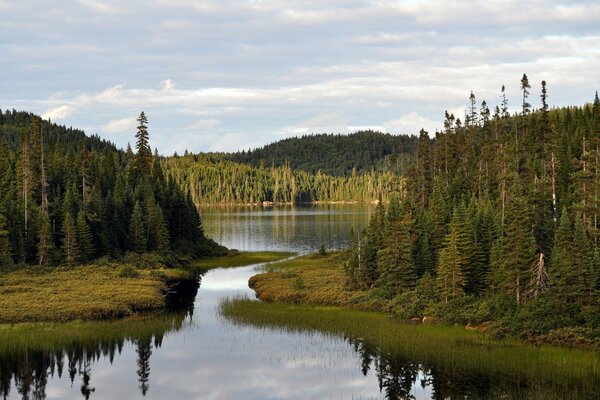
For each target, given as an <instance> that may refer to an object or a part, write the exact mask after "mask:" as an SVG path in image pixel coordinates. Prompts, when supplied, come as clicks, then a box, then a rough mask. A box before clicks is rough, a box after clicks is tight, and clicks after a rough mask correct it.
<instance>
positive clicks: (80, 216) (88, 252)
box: [75, 211, 94, 263]
mask: <svg viewBox="0 0 600 400" xmlns="http://www.w3.org/2000/svg"><path fill="white" fill-rule="evenodd" d="M75 230H76V233H77V244H78V247H79V259H80V260H81V262H84V263H85V262H88V261H90V260H92V259H93V258H94V242H93V237H92V232H91V230H90V227H89V225H88V223H87V221H86V217H85V213H84V212H83V211H80V212H79V213H77V220H76V228H75Z"/></svg>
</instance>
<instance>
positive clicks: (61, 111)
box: [42, 105, 73, 121]
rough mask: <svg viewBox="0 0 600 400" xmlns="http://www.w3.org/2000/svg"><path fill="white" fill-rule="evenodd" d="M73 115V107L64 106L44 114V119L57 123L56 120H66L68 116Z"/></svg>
mask: <svg viewBox="0 0 600 400" xmlns="http://www.w3.org/2000/svg"><path fill="white" fill-rule="evenodd" d="M72 113H73V107H71V106H68V105H62V106H58V107H54V108H51V109H49V110H48V111H46V112H45V113H44V114H42V118H43V119H50V120H53V121H55V120H59V119H65V118H67V117H68V116H70V115H71V114H72Z"/></svg>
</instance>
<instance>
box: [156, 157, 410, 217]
mask: <svg viewBox="0 0 600 400" xmlns="http://www.w3.org/2000/svg"><path fill="white" fill-rule="evenodd" d="M163 166H164V169H165V171H166V172H167V174H168V175H169V176H170V177H172V178H173V179H174V181H175V182H177V184H178V185H179V186H180V187H181V188H183V189H184V190H186V191H189V192H190V193H191V195H192V199H193V201H194V203H195V204H196V205H197V206H202V205H209V204H257V203H261V202H264V201H267V202H275V203H306V202H315V201H322V202H342V201H372V200H377V199H378V198H382V199H384V200H386V199H388V198H389V196H390V194H391V193H398V192H399V191H401V189H402V186H403V184H404V180H403V179H402V178H401V177H400V176H398V175H397V174H395V173H391V172H381V173H376V172H374V171H371V172H369V173H361V174H356V175H353V176H348V177H345V176H331V175H328V174H324V173H321V172H317V173H315V174H313V173H311V172H306V171H303V170H300V169H294V168H292V167H290V166H289V165H284V166H281V167H266V168H265V167H255V166H252V165H248V164H244V163H236V162H233V161H229V160H227V159H226V158H224V157H222V156H221V155H215V154H200V155H187V156H182V157H169V158H166V159H165V160H164V161H163Z"/></svg>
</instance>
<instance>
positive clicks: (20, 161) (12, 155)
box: [0, 110, 220, 269]
mask: <svg viewBox="0 0 600 400" xmlns="http://www.w3.org/2000/svg"><path fill="white" fill-rule="evenodd" d="M139 121H140V128H143V129H140V128H138V133H137V134H136V138H137V146H136V147H137V148H136V150H137V154H134V153H133V152H132V151H131V149H128V150H127V151H121V150H117V149H116V148H115V146H114V145H113V144H111V143H110V142H107V141H104V140H101V139H100V138H98V137H94V136H92V137H88V136H86V135H85V134H84V132H83V131H80V130H76V129H72V128H66V127H64V126H59V125H56V124H52V123H49V122H47V121H43V120H42V119H41V118H40V117H38V116H35V115H33V114H31V113H27V112H17V111H14V110H13V111H6V112H4V113H2V112H0V269H3V268H9V267H11V266H12V265H14V264H36V265H40V266H51V265H68V266H73V265H77V264H83V263H89V262H92V261H93V260H95V259H97V258H100V257H104V256H109V257H114V258H121V257H122V256H124V255H126V253H133V254H136V253H137V254H136V257H137V256H138V255H140V254H143V253H150V252H152V253H155V254H157V255H160V256H161V257H164V259H167V257H168V259H169V260H174V259H179V260H180V258H178V257H181V256H182V255H186V256H193V257H198V256H202V255H206V254H207V253H209V252H213V251H216V250H220V248H219V247H218V246H217V245H216V244H215V243H214V242H212V241H211V240H208V239H206V238H205V237H204V233H203V231H202V227H201V226H202V225H201V221H200V216H199V214H198V211H197V210H196V208H195V206H194V204H193V202H192V200H191V197H190V195H189V194H188V193H186V192H184V191H182V190H181V189H180V188H179V186H177V185H176V184H175V182H174V181H173V180H172V179H169V178H168V177H167V176H166V174H165V173H164V172H163V170H162V167H161V163H160V162H157V161H156V159H155V157H153V156H152V154H151V151H150V147H149V146H148V131H147V126H146V119H145V116H144V115H143V113H142V115H140V118H139Z"/></svg>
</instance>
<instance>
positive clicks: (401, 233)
mask: <svg viewBox="0 0 600 400" xmlns="http://www.w3.org/2000/svg"><path fill="white" fill-rule="evenodd" d="M377 269H378V275H379V280H378V282H377V286H378V287H382V288H386V289H388V290H390V291H391V292H392V293H398V292H401V291H404V290H409V289H412V288H414V286H415V282H416V279H417V276H416V271H415V266H414V264H413V259H412V252H411V237H410V220H409V219H408V218H407V217H403V218H401V219H399V220H396V221H395V222H394V226H393V228H392V229H391V230H390V233H389V235H388V236H387V237H386V240H385V245H384V247H383V248H382V249H381V250H379V252H378V254H377Z"/></svg>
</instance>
